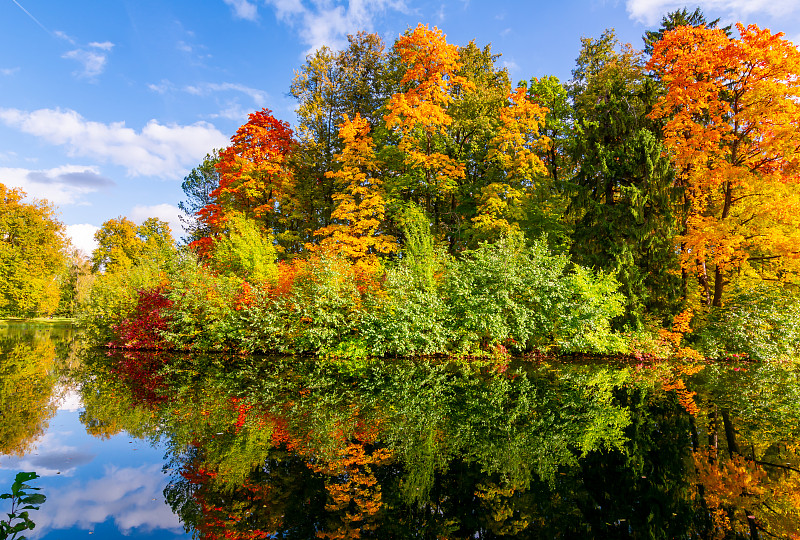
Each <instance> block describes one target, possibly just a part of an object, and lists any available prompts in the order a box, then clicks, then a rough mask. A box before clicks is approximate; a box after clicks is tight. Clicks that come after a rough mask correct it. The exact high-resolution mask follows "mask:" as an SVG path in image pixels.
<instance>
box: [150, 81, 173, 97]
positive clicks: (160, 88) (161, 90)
mask: <svg viewBox="0 0 800 540" xmlns="http://www.w3.org/2000/svg"><path fill="white" fill-rule="evenodd" d="M147 88H149V89H150V90H152V91H153V92H155V93H157V94H166V93H167V91H169V90H172V88H173V86H172V83H171V82H169V81H168V80H167V79H161V82H160V83H158V84H153V83H150V84H148V85H147Z"/></svg>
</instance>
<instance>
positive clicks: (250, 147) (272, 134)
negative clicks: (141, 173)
mask: <svg viewBox="0 0 800 540" xmlns="http://www.w3.org/2000/svg"><path fill="white" fill-rule="evenodd" d="M295 145H296V142H295V140H294V135H293V133H292V130H291V129H290V128H289V124H288V123H286V122H284V121H282V120H278V119H277V118H275V117H274V116H272V112H271V111H270V110H269V109H262V110H260V111H256V112H254V113H251V114H250V117H249V120H248V121H247V123H246V124H244V125H242V126H241V127H240V128H239V129H238V130H237V131H236V134H235V135H234V136H233V137H231V145H230V146H229V147H227V148H225V149H224V150H221V151H220V152H219V157H220V160H219V163H218V164H217V171H218V172H219V175H220V182H219V187H218V188H217V189H215V190H214V191H213V192H211V197H212V200H213V202H212V203H210V204H208V205H206V206H205V207H203V208H201V209H200V210H199V211H198V212H197V216H198V218H199V220H200V221H201V222H203V223H204V224H206V225H208V227H209V228H210V229H211V231H212V238H204V239H202V240H199V241H195V242H192V244H191V245H192V247H193V248H194V249H195V250H196V251H197V253H198V254H200V255H201V257H207V256H208V255H209V253H210V249H211V247H212V245H213V235H215V234H217V233H218V232H221V231H223V230H224V227H225V223H226V221H227V217H226V216H227V215H228V214H230V213H231V212H240V213H244V214H246V215H255V216H265V215H269V214H274V213H276V211H277V210H278V209H279V208H280V207H281V203H284V202H285V200H286V198H287V196H288V195H289V194H290V193H291V191H292V188H293V186H294V178H293V175H292V172H291V169H290V168H289V167H288V164H287V160H288V158H289V156H290V155H291V153H292V151H293V149H294V147H295Z"/></svg>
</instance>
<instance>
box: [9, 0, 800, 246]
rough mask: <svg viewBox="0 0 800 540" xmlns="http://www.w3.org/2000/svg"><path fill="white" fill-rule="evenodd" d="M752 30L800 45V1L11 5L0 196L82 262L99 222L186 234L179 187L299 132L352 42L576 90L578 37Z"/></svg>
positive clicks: (42, 1)
mask: <svg viewBox="0 0 800 540" xmlns="http://www.w3.org/2000/svg"><path fill="white" fill-rule="evenodd" d="M697 6H699V7H701V8H702V9H703V11H704V12H705V14H706V16H707V17H708V18H709V19H713V18H717V17H720V18H721V19H722V20H723V22H725V23H729V22H736V21H742V22H744V23H746V24H749V23H755V24H758V25H759V26H762V27H767V28H770V29H772V30H773V31H775V32H778V31H781V32H784V33H785V34H786V36H787V37H788V38H789V39H791V40H792V41H793V42H794V43H800V2H798V1H797V0H730V1H724V0H701V1H699V2H694V3H692V4H684V3H683V2H679V1H673V0H618V1H603V0H563V1H560V2H558V1H556V2H553V1H539V0H528V1H522V0H492V1H485V0H445V1H441V0H438V1H433V0H202V1H199V0H173V1H165V0H105V1H102V2H98V1H96V0H71V1H70V2H64V1H61V0H58V1H57V0H0V51H2V52H0V96H1V99H0V183H4V184H6V185H7V186H11V187H22V188H23V189H24V190H25V191H26V192H27V193H28V194H29V198H34V197H35V198H40V199H42V198H45V199H48V200H49V201H51V202H52V203H53V204H55V205H56V206H57V208H58V212H59V217H60V219H61V221H62V222H64V223H65V224H66V225H67V226H68V233H69V235H70V236H71V237H72V238H73V242H74V244H75V245H76V246H77V247H79V248H82V249H83V250H84V251H86V252H87V253H88V252H89V251H91V249H92V240H91V237H92V235H93V234H94V231H95V230H96V229H97V227H99V226H100V225H101V224H102V223H103V222H104V221H106V220H107V219H110V218H114V217H118V216H127V217H129V218H131V219H133V220H134V221H137V222H141V221H143V220H144V219H146V218H147V217H149V216H157V217H159V218H161V219H165V220H167V221H169V222H170V223H171V224H172V226H173V232H174V234H175V236H176V237H180V236H181V234H182V231H181V230H180V229H178V230H175V229H176V228H178V227H179V225H178V224H179V221H178V218H177V215H178V209H177V204H178V202H179V201H181V200H182V198H183V193H182V191H181V189H180V184H181V181H182V179H183V177H184V176H185V175H186V174H187V173H188V171H189V170H191V168H192V167H194V166H196V165H197V164H199V163H200V162H201V161H202V159H203V157H204V156H205V154H206V153H208V152H210V151H211V150H212V149H214V148H219V147H223V146H226V145H227V143H228V140H229V138H230V136H231V135H232V134H233V133H234V132H235V131H236V128H237V127H238V126H240V125H241V124H242V123H244V122H245V121H246V120H247V114H248V113H249V112H252V111H254V110H259V109H261V108H262V107H267V108H269V109H271V110H272V111H273V113H274V114H275V116H277V117H278V118H281V119H283V120H286V121H288V122H289V123H291V124H292V125H294V124H295V117H294V112H293V111H294V108H295V105H296V103H295V101H294V100H293V98H291V97H290V96H289V95H288V90H289V86H290V84H291V81H292V77H293V74H294V70H296V69H297V68H298V67H299V66H300V65H301V64H302V63H303V59H304V58H305V55H306V54H308V53H309V52H311V51H313V50H314V49H316V48H317V47H319V46H321V45H328V46H330V47H332V48H338V47H340V46H341V45H342V44H343V43H344V42H346V35H347V34H348V33H355V32H357V31H359V30H367V31H371V32H377V33H379V34H380V35H381V36H382V37H383V38H384V40H385V41H386V43H387V47H388V46H391V44H392V43H393V42H394V40H395V38H396V37H397V36H398V35H399V34H400V33H401V32H403V31H404V30H405V29H406V28H408V27H413V26H416V25H417V23H419V22H422V23H424V24H429V25H431V26H437V27H438V28H440V29H441V30H442V31H443V32H444V33H445V34H446V35H447V40H448V42H449V43H453V44H456V45H465V44H467V43H468V42H469V41H470V40H475V42H476V43H477V44H478V45H479V46H484V45H486V44H487V43H491V44H492V50H493V51H494V52H496V53H501V54H502V55H503V56H502V57H501V59H500V62H501V64H502V65H504V66H506V67H508V69H509V73H510V75H511V78H512V80H513V81H515V82H516V81H519V80H527V79H530V78H531V77H534V76H535V77H539V76H542V75H556V76H558V77H559V78H561V79H562V80H568V79H569V78H570V73H571V70H572V68H573V66H574V60H575V58H576V56H577V55H578V51H579V49H580V38H581V37H598V36H599V35H600V34H601V33H602V32H603V30H604V29H606V28H614V29H616V32H617V36H618V37H619V38H620V39H621V40H622V41H625V42H630V43H632V44H633V45H634V46H635V47H637V48H638V47H641V45H642V41H641V36H642V34H643V33H644V32H645V30H648V29H653V28H656V27H657V26H658V23H659V21H660V20H661V16H662V15H663V14H665V13H667V12H669V11H671V10H674V9H679V8H682V7H688V8H689V9H690V10H691V9H694V8H695V7H697Z"/></svg>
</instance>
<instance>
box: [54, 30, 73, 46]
mask: <svg viewBox="0 0 800 540" xmlns="http://www.w3.org/2000/svg"><path fill="white" fill-rule="evenodd" d="M53 35H54V36H56V37H57V38H60V39H63V40H64V41H66V42H67V43H71V44H72V45H75V39H73V38H72V36H70V35H68V34H67V33H66V32H63V31H61V30H56V31H55V32H53Z"/></svg>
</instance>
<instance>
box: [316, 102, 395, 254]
mask: <svg viewBox="0 0 800 540" xmlns="http://www.w3.org/2000/svg"><path fill="white" fill-rule="evenodd" d="M339 136H340V137H341V139H342V141H343V144H344V148H343V149H342V151H341V153H339V154H337V155H336V159H337V160H338V161H339V162H340V163H341V169H340V170H338V171H336V172H329V173H328V176H329V177H331V178H333V179H334V181H335V182H336V185H337V188H338V190H337V193H336V194H335V195H334V201H335V203H336V209H335V210H334V212H333V215H332V216H331V217H332V218H333V220H334V223H333V224H332V225H329V226H327V227H324V228H322V229H320V230H318V231H316V233H315V235H317V236H320V237H322V238H323V239H322V241H321V242H320V245H321V246H322V247H331V248H333V249H336V250H338V251H340V252H341V253H342V254H343V255H344V256H346V257H347V258H349V259H351V260H353V261H355V262H357V263H362V264H363V265H366V266H367V267H375V266H376V262H377V261H376V259H375V256H376V255H378V254H386V253H391V252H392V251H396V249H397V243H396V241H395V239H394V237H392V236H390V235H387V234H383V233H382V231H381V225H382V223H383V221H384V218H385V213H386V211H385V200H384V196H383V189H382V182H381V180H380V178H379V176H378V175H377V174H376V171H377V168H378V163H377V160H376V158H375V148H374V147H375V143H374V142H373V141H372V137H371V135H370V127H369V124H368V122H367V120H366V119H365V118H362V117H361V116H360V115H356V117H355V118H353V119H352V120H351V119H349V118H347V116H345V118H344V122H342V123H341V124H340V125H339Z"/></svg>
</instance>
